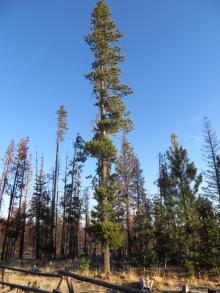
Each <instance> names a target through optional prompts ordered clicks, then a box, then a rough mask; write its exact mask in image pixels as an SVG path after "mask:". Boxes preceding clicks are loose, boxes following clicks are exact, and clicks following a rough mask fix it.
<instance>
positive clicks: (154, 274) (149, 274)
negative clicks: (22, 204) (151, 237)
mask: <svg viewBox="0 0 220 293" xmlns="http://www.w3.org/2000/svg"><path fill="white" fill-rule="evenodd" d="M8 265H10V266H14V267H18V268H19V267H23V268H26V269H32V268H33V263H32V264H31V263H28V262H27V263H26V264H21V263H20V262H10V263H8ZM78 265H79V263H77V262H75V263H74V264H73V262H69V261H68V262H56V263H50V265H44V266H43V267H42V268H41V271H42V272H56V271H57V270H60V269H68V270H70V271H74V272H76V273H78V274H80V275H85V276H87V277H91V278H96V279H101V280H105V281H107V282H110V283H115V284H118V285H121V284H123V285H127V286H131V287H136V288H138V287H139V281H140V278H141V275H140V273H137V272H136V269H135V268H132V267H130V268H129V269H127V270H124V271H121V272H115V273H114V272H113V273H112V274H111V276H108V277H106V276H104V275H103V274H101V273H100V272H99V270H97V269H96V270H90V271H88V272H83V273H82V272H81V271H80V270H79V267H78ZM77 267H78V269H77ZM145 279H147V280H154V283H153V291H154V292H161V291H168V290H169V291H173V290H174V291H175V290H179V289H181V288H182V286H183V285H185V284H188V285H189V287H190V290H191V291H192V292H197V293H198V292H201V293H203V292H207V288H217V289H220V276H219V277H217V276H216V277H208V276H202V277H201V278H196V277H186V276H181V275H180V274H178V273H176V274H175V273H174V272H172V273H167V274H161V272H160V273H159V272H158V271H156V270H149V271H146V272H145ZM5 281H7V282H10V283H16V284H22V285H26V286H27V285H28V284H30V283H31V285H32V286H34V287H38V288H42V289H45V290H48V291H52V290H54V289H56V288H57V286H58V283H59V279H53V278H47V277H38V276H32V275H31V276H30V275H26V274H23V273H17V272H12V271H6V274H5ZM72 283H73V287H74V290H75V291H74V292H76V293H90V292H91V293H92V292H100V293H101V292H102V293H107V292H108V293H111V292H114V291H112V290H108V289H105V288H102V287H98V286H95V285H92V284H88V283H84V282H80V281H77V280H73V281H72ZM60 290H61V291H62V292H64V293H65V292H68V288H67V285H66V282H63V284H62V287H61V288H60Z"/></svg>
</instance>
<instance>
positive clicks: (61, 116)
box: [50, 105, 68, 257]
mask: <svg viewBox="0 0 220 293" xmlns="http://www.w3.org/2000/svg"><path fill="white" fill-rule="evenodd" d="M67 130H68V126H67V111H66V110H65V108H64V106H63V105H61V106H60V108H59V110H58V111H57V135H56V158H55V170H54V180H53V190H52V205H51V224H50V246H51V250H52V256H53V257H54V256H56V225H55V221H56V205H57V202H56V197H57V190H58V174H59V151H60V143H61V142H62V141H63V139H64V136H65V134H66V131H67Z"/></svg>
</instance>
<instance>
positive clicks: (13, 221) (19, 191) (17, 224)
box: [1, 138, 29, 259]
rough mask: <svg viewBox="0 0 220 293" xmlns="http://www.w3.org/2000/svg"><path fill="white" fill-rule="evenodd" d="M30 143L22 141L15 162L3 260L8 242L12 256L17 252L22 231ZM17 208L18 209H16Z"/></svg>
mask: <svg viewBox="0 0 220 293" xmlns="http://www.w3.org/2000/svg"><path fill="white" fill-rule="evenodd" d="M28 141H29V139H28V138H26V139H21V141H20V143H19V145H18V151H17V155H16V157H15V158H14V160H13V166H12V174H13V177H14V178H13V182H12V184H10V185H9V188H8V190H9V195H10V200H9V208H8V216H7V220H6V226H5V234H4V238H3V244H2V252H1V259H3V258H4V257H5V252H6V248H7V242H8V240H10V241H11V246H12V248H11V254H12V255H11V256H13V254H14V251H15V244H16V241H17V240H18V236H19V234H20V229H21V209H22V203H23V195H24V189H25V180H26V176H27V170H28V165H29V162H28V159H27V154H28ZM15 207H16V209H15Z"/></svg>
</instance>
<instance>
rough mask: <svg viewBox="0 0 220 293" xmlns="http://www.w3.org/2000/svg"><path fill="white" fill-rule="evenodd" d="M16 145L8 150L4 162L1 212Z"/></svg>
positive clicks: (0, 195)
mask: <svg viewBox="0 0 220 293" xmlns="http://www.w3.org/2000/svg"><path fill="white" fill-rule="evenodd" d="M14 151H15V143H14V141H12V142H11V143H10V145H9V146H8V148H7V151H6V154H5V160H4V167H3V172H2V178H1V180H0V211H1V206H2V200H3V194H4V191H5V188H6V185H7V183H8V175H9V173H10V168H11V165H12V162H13V158H14Z"/></svg>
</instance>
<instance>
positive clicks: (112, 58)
mask: <svg viewBox="0 0 220 293" xmlns="http://www.w3.org/2000/svg"><path fill="white" fill-rule="evenodd" d="M121 37H122V33H121V32H119V31H118V30H117V28H116V25H115V23H114V22H113V20H112V19H111V12H110V10H109V7H108V6H107V5H106V4H105V3H104V1H102V0H99V1H98V3H97V5H96V7H95V9H94V11H93V13H92V30H91V33H90V34H89V35H88V36H87V37H86V42H87V43H88V44H89V46H90V49H91V50H92V52H93V53H94V55H95V60H94V62H93V64H92V71H91V72H90V73H89V74H88V75H87V76H86V77H87V78H88V79H89V80H90V81H91V83H92V85H93V93H94V96H95V98H96V104H95V106H96V107H97V109H98V115H97V120H96V124H95V127H94V131H95V135H94V137H93V139H92V140H91V141H90V142H88V143H87V149H88V151H89V153H90V155H91V156H92V157H94V158H96V159H97V161H98V163H97V174H98V181H97V184H96V188H95V198H96V200H97V202H98V205H97V207H96V211H95V213H94V217H95V219H96V222H95V224H94V231H95V234H96V238H98V239H99V241H100V242H101V244H102V253H103V265H104V267H103V269H104V272H105V273H109V272H110V250H111V248H113V247H117V246H118V245H120V242H121V241H120V239H121V237H120V234H121V233H120V226H119V225H118V224H116V223H114V219H113V218H114V212H113V202H114V198H115V196H116V194H117V192H116V189H115V188H114V187H115V185H114V183H113V182H112V174H111V166H112V164H113V163H114V162H115V161H116V158H117V150H116V147H115V145H114V143H113V141H112V138H111V137H112V136H113V135H114V134H116V133H117V132H119V131H120V130H125V131H129V130H130V129H131V121H130V119H129V113H126V112H125V107H124V104H123V102H122V97H124V96H127V95H129V94H131V93H132V90H131V89H130V88H129V87H128V86H126V85H124V84H122V83H121V81H120V74H121V69H120V68H119V63H121V62H123V61H124V57H123V56H122V55H121V48H120V47H119V46H117V42H118V41H119V40H120V38H121Z"/></svg>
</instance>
